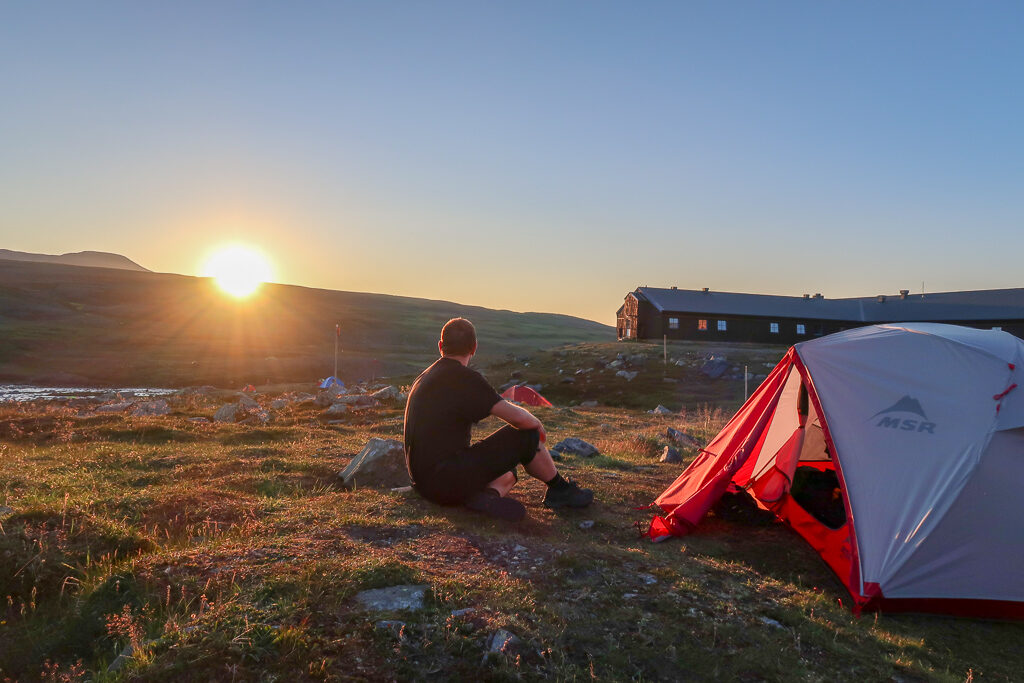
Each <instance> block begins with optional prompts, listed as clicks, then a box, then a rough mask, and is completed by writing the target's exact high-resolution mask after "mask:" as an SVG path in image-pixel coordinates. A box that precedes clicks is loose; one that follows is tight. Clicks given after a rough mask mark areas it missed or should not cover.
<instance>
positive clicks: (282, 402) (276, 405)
mask: <svg viewBox="0 0 1024 683" xmlns="http://www.w3.org/2000/svg"><path fill="white" fill-rule="evenodd" d="M290 403H291V401H289V400H288V399H286V398H275V399H274V400H273V401H271V402H270V407H271V408H273V409H274V410H283V409H284V408H287V407H288V405H289V404H290Z"/></svg>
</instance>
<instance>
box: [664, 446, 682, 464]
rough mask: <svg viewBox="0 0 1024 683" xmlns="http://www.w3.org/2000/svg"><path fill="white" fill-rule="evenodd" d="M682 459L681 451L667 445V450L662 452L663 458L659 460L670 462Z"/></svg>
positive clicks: (679, 461) (678, 461)
mask: <svg viewBox="0 0 1024 683" xmlns="http://www.w3.org/2000/svg"><path fill="white" fill-rule="evenodd" d="M682 461H683V456H682V455H680V453H679V451H678V450H677V449H675V448H673V447H672V446H665V450H664V451H663V452H662V454H661V459H660V460H659V462H668V463H681V462H682Z"/></svg>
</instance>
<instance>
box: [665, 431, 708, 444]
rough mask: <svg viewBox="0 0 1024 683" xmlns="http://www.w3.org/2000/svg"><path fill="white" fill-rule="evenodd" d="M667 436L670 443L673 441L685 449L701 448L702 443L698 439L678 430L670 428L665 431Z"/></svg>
mask: <svg viewBox="0 0 1024 683" xmlns="http://www.w3.org/2000/svg"><path fill="white" fill-rule="evenodd" d="M665 436H667V437H668V438H669V440H670V441H673V442H675V443H677V444H679V445H680V446H682V447H684V448H700V447H701V443H700V441H699V440H698V439H697V438H696V437H694V436H690V435H689V434H687V433H686V432H681V431H679V430H678V429H672V428H671V427H669V428H668V429H666V430H665Z"/></svg>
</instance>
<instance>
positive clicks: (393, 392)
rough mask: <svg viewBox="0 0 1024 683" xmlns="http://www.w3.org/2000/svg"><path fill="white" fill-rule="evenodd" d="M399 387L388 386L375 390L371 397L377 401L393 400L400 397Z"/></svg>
mask: <svg viewBox="0 0 1024 683" xmlns="http://www.w3.org/2000/svg"><path fill="white" fill-rule="evenodd" d="M399 393H400V392H399V391H398V387H395V386H390V385H389V386H386V387H384V388H383V389H380V390H378V391H375V392H373V393H372V394H370V397H371V398H373V399H374V400H377V401H393V400H395V399H396V398H398V394H399Z"/></svg>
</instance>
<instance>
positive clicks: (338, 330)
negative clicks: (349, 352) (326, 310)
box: [333, 324, 341, 379]
mask: <svg viewBox="0 0 1024 683" xmlns="http://www.w3.org/2000/svg"><path fill="white" fill-rule="evenodd" d="M339 338H341V325H340V324H338V325H335V326H334V375H333V377H334V379H338V339H339Z"/></svg>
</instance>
